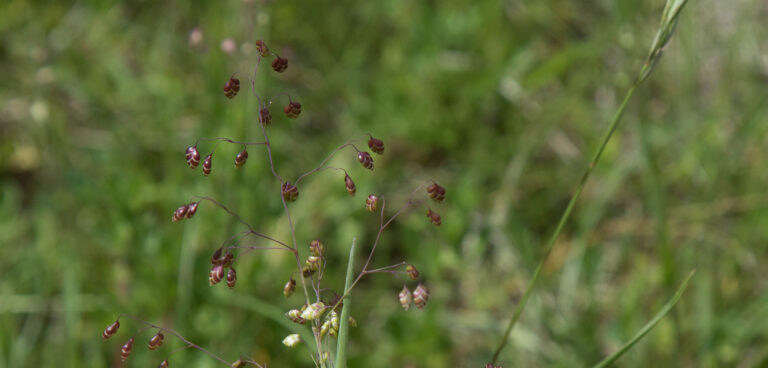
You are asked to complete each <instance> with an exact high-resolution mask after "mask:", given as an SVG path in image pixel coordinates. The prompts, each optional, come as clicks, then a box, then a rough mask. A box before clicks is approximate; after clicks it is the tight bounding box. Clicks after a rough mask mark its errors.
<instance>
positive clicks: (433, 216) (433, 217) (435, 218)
mask: <svg viewBox="0 0 768 368" xmlns="http://www.w3.org/2000/svg"><path fill="white" fill-rule="evenodd" d="M427 217H428V218H429V221H430V222H431V223H432V224H433V225H435V226H440V224H441V223H442V220H441V219H440V215H439V214H438V213H437V212H435V211H432V209H429V210H427Z"/></svg>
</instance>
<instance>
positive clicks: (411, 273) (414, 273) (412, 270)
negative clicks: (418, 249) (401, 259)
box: [405, 265, 419, 280]
mask: <svg viewBox="0 0 768 368" xmlns="http://www.w3.org/2000/svg"><path fill="white" fill-rule="evenodd" d="M405 272H407V273H408V277H410V278H411V280H418V279H419V270H417V269H416V267H415V266H414V265H407V266H405Z"/></svg>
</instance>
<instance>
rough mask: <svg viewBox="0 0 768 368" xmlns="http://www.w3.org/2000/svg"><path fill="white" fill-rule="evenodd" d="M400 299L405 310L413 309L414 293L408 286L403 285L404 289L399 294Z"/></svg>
mask: <svg viewBox="0 0 768 368" xmlns="http://www.w3.org/2000/svg"><path fill="white" fill-rule="evenodd" d="M397 298H398V300H400V305H401V306H402V307H403V309H404V310H406V311H408V310H409V309H411V302H413V295H412V294H411V291H410V290H408V287H406V286H405V285H403V290H401V291H400V294H398V295H397Z"/></svg>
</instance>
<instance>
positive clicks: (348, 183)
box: [344, 174, 357, 197]
mask: <svg viewBox="0 0 768 368" xmlns="http://www.w3.org/2000/svg"><path fill="white" fill-rule="evenodd" d="M344 186H345V187H346V188H347V193H349V196H350V197H354V196H355V192H357V189H356V188H355V182H354V181H352V178H350V177H349V175H348V174H345V175H344Z"/></svg>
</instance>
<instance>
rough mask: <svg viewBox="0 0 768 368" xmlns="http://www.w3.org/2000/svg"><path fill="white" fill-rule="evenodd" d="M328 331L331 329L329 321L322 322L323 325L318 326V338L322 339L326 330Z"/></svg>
mask: <svg viewBox="0 0 768 368" xmlns="http://www.w3.org/2000/svg"><path fill="white" fill-rule="evenodd" d="M330 329H331V321H325V322H323V325H322V326H320V338H323V337H324V336H325V335H326V334H327V333H328V330H330Z"/></svg>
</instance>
